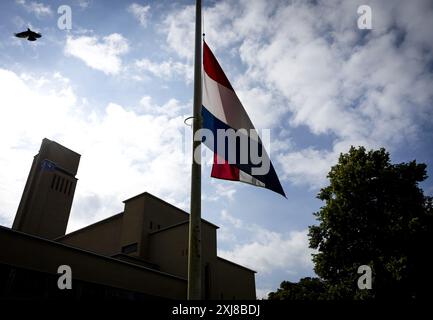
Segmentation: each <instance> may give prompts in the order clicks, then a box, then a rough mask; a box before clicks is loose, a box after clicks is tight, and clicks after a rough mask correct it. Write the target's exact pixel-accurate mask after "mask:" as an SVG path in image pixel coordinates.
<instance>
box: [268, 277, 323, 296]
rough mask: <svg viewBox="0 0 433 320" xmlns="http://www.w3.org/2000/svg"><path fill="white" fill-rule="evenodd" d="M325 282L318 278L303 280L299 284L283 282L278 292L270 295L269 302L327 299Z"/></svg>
mask: <svg viewBox="0 0 433 320" xmlns="http://www.w3.org/2000/svg"><path fill="white" fill-rule="evenodd" d="M326 292H327V288H326V284H325V282H323V281H322V280H320V279H318V278H309V277H307V278H302V279H301V280H299V282H298V283H293V282H289V281H283V282H281V285H280V288H279V289H277V291H276V292H271V293H269V295H268V299H269V300H304V301H316V300H326V299H327V294H326Z"/></svg>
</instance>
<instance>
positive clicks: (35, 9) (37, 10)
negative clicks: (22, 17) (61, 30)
mask: <svg viewBox="0 0 433 320" xmlns="http://www.w3.org/2000/svg"><path fill="white" fill-rule="evenodd" d="M16 3H17V4H19V5H21V6H22V7H23V8H24V9H25V10H26V11H27V12H31V13H34V14H35V16H36V17H37V18H42V17H45V16H51V15H52V14H53V11H52V10H51V8H50V6H49V5H44V4H43V3H41V2H36V1H30V2H26V1H25V0H16Z"/></svg>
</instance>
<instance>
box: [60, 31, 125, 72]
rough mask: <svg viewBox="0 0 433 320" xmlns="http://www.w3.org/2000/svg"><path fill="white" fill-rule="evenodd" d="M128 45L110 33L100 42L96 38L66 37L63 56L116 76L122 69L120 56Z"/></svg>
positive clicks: (120, 36) (119, 37)
mask: <svg viewBox="0 0 433 320" xmlns="http://www.w3.org/2000/svg"><path fill="white" fill-rule="evenodd" d="M128 50H129V45H128V41H127V39H125V38H124V37H123V36H122V35H121V34H119V33H112V34H110V35H108V36H106V37H103V38H102V40H100V39H99V38H98V37H96V36H92V37H90V36H80V37H73V36H68V37H67V40H66V46H65V54H66V55H70V56H74V57H76V58H78V59H81V60H83V61H84V62H85V63H86V64H87V65H88V66H89V67H91V68H93V69H96V70H100V71H102V72H104V73H106V74H118V73H119V72H120V71H121V69H122V59H121V56H122V55H124V54H125V53H127V52H128Z"/></svg>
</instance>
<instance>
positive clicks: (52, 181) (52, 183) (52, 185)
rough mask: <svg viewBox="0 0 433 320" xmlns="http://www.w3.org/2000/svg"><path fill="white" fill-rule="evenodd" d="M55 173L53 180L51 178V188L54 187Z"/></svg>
mask: <svg viewBox="0 0 433 320" xmlns="http://www.w3.org/2000/svg"><path fill="white" fill-rule="evenodd" d="M56 179H57V174H55V175H53V180H51V189H54V184H55V183H56Z"/></svg>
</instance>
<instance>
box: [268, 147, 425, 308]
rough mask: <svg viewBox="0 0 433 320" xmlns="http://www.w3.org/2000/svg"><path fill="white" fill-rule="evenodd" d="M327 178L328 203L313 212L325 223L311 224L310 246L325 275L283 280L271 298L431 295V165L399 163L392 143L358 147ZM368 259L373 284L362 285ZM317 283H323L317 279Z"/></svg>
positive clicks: (319, 271) (324, 193)
mask: <svg viewBox="0 0 433 320" xmlns="http://www.w3.org/2000/svg"><path fill="white" fill-rule="evenodd" d="M328 178H329V185H328V186H326V187H324V188H322V189H321V190H320V192H319V194H318V198H319V199H320V200H322V201H324V206H323V207H321V208H320V210H319V211H318V212H316V213H314V215H315V216H316V217H317V220H318V222H319V224H318V225H314V226H310V227H309V238H310V247H311V248H314V249H317V253H316V254H314V255H313V262H314V265H315V267H314V270H315V272H316V274H317V275H318V276H319V279H311V278H306V279H301V281H300V282H299V283H298V284H293V283H289V282H283V283H282V284H281V288H280V289H278V290H277V292H275V293H271V294H270V295H269V298H270V299H299V298H300V299H302V300H308V299H310V298H314V299H315V298H317V299H323V298H325V299H404V300H412V299H422V298H426V297H427V296H431V293H430V292H431V288H433V280H432V279H433V275H432V276H430V275H429V273H430V265H429V260H430V258H429V256H430V252H431V248H430V246H431V244H432V243H433V209H432V208H433V205H432V198H431V197H426V196H424V194H423V191H422V189H421V188H420V187H419V183H420V182H422V181H424V180H425V179H426V178H427V174H426V165H425V164H420V163H417V162H416V161H411V162H408V163H400V164H392V163H391V161H390V155H389V153H388V152H386V151H385V149H380V150H370V151H366V149H365V148H364V147H359V148H354V147H351V149H350V150H349V152H348V153H346V154H341V155H340V157H339V161H338V163H337V164H336V165H335V166H333V167H332V168H331V170H330V172H329V173H328ZM361 265H367V266H369V267H370V268H371V270H372V280H373V282H372V289H370V290H365V289H364V290H361V289H359V288H358V286H357V280H358V278H359V277H360V276H361V274H358V273H357V271H358V267H359V266H361ZM318 283H321V285H320V287H317V286H314V285H313V284H318ZM305 288H306V289H305ZM308 288H310V289H311V290H312V291H314V292H311V294H310V295H308V294H306V293H305V290H307V291H308ZM318 288H319V289H318ZM324 288H325V289H324ZM304 289H305V290H304ZM299 292H302V294H300V293H299ZM323 292H325V293H323ZM302 297H304V298H302ZM306 297H308V298H306Z"/></svg>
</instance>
